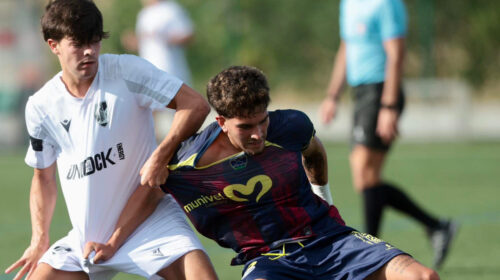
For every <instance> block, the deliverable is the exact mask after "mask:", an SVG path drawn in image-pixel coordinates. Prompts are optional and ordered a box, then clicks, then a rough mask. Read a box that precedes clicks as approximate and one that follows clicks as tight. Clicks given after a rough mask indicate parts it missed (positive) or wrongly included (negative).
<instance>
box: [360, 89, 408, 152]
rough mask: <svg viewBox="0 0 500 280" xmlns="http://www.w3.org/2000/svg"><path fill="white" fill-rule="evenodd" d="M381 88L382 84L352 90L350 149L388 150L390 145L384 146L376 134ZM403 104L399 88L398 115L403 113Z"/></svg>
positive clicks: (402, 94) (402, 96)
mask: <svg viewBox="0 0 500 280" xmlns="http://www.w3.org/2000/svg"><path fill="white" fill-rule="evenodd" d="M383 88H384V83H375V84H364V85H359V86H356V87H354V88H353V99H354V122H353V127H352V131H351V147H354V146H355V145H363V146H365V147H368V148H371V149H375V150H381V151H387V150H389V148H390V146H391V144H392V143H390V144H389V145H386V144H384V143H383V142H382V139H381V138H380V137H379V136H378V135H377V133H376V129H377V121H378V113H379V111H380V99H381V97H382V90H383ZM404 104H405V98H404V93H403V90H402V89H401V88H400V89H399V98H398V102H397V105H396V106H397V110H398V111H399V114H401V113H402V112H403V108H404Z"/></svg>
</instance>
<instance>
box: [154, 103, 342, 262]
mask: <svg viewBox="0 0 500 280" xmlns="http://www.w3.org/2000/svg"><path fill="white" fill-rule="evenodd" d="M269 122H270V123H269V128H268V133H267V139H266V147H265V149H264V151H263V152H262V153H260V154H256V155H248V154H246V153H243V152H241V153H238V154H235V155H233V156H231V157H229V158H226V159H223V160H220V161H218V162H215V163H212V164H210V165H208V166H197V161H198V160H199V159H200V158H201V156H202V155H203V153H204V152H205V151H206V149H207V148H208V147H209V146H210V145H211V143H213V141H214V140H215V139H216V138H217V136H218V135H219V133H222V132H221V129H220V127H219V125H218V124H217V123H216V122H214V123H212V124H211V125H209V126H208V127H207V128H206V129H204V130H203V131H202V132H201V133H199V134H197V135H195V136H193V137H191V138H189V139H188V140H186V141H185V142H183V144H182V145H181V146H180V148H179V149H178V151H177V153H176V155H175V157H174V159H173V160H172V161H171V162H170V165H169V168H170V170H171V173H170V175H169V177H168V180H167V182H166V183H165V184H164V185H163V186H162V189H163V190H164V191H165V192H168V193H170V194H172V195H173V196H174V197H175V199H176V200H177V201H178V202H179V204H180V205H181V207H182V208H183V209H184V211H185V213H186V214H187V216H188V217H189V219H190V220H191V222H192V223H193V225H194V226H195V227H196V229H197V230H198V231H199V232H200V233H201V234H203V235H204V236H206V237H208V238H210V239H212V240H214V241H216V242H217V243H218V244H219V245H220V246H222V247H229V248H232V249H233V250H234V251H236V252H238V253H239V254H238V256H237V257H236V258H234V259H233V261H232V264H242V263H245V262H246V261H248V260H250V259H252V258H254V257H256V256H258V255H260V254H261V253H264V252H267V251H269V250H270V249H271V248H274V247H276V246H278V245H280V244H281V243H284V242H289V241H293V240H299V239H305V238H309V237H312V236H321V235H322V234H324V233H337V232H338V233H340V232H345V231H350V230H351V229H350V228H348V227H346V226H345V225H344V222H343V220H342V218H341V217H340V214H339V212H338V210H337V208H335V207H334V206H329V205H328V203H327V202H325V201H324V200H322V199H321V198H319V197H318V196H316V195H315V194H314V193H313V192H312V190H311V186H310V184H309V181H308V179H307V176H306V174H305V171H304V168H303V166H302V155H301V151H302V150H303V149H305V148H306V147H307V145H308V144H309V142H310V140H311V139H312V137H313V136H314V127H313V125H312V123H311V121H310V120H309V118H308V117H307V116H306V115H305V114H304V113H302V112H300V111H296V110H279V111H274V112H269Z"/></svg>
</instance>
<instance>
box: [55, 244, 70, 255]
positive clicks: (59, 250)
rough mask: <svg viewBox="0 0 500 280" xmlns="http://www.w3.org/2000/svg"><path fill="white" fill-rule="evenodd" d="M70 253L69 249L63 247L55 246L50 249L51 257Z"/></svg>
mask: <svg viewBox="0 0 500 280" xmlns="http://www.w3.org/2000/svg"><path fill="white" fill-rule="evenodd" d="M69 252H71V248H70V247H65V246H56V247H54V248H53V249H52V255H55V254H67V253H69Z"/></svg>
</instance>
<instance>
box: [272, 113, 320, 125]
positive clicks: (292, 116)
mask: <svg viewBox="0 0 500 280" xmlns="http://www.w3.org/2000/svg"><path fill="white" fill-rule="evenodd" d="M304 121H308V122H310V120H309V117H308V116H307V115H306V114H305V113H304V112H302V111H299V110H295V109H285V110H276V111H269V123H270V125H279V126H282V125H287V126H291V127H293V126H295V125H296V124H300V123H303V122H304Z"/></svg>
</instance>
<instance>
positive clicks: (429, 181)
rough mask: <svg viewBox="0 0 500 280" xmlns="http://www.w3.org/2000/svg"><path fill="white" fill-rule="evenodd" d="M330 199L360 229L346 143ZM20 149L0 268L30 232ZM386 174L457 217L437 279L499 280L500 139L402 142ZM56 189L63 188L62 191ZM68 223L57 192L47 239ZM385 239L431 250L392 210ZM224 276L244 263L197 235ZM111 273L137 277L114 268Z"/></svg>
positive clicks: (7, 186) (426, 256)
mask: <svg viewBox="0 0 500 280" xmlns="http://www.w3.org/2000/svg"><path fill="white" fill-rule="evenodd" d="M325 145H326V148H327V152H328V156H329V175H330V185H331V187H332V194H333V200H334V202H335V204H336V205H337V207H338V208H339V209H340V213H341V214H342V216H343V218H344V220H345V221H346V222H347V224H349V225H351V226H353V227H355V228H358V229H360V230H362V226H361V225H362V223H361V201H360V197H359V196H358V195H356V194H355V193H354V191H353V189H352V187H351V179H350V173H349V166H348V160H347V158H348V154H349V147H348V146H347V145H345V144H329V143H325ZM23 156H24V151H19V152H10V153H7V154H6V153H5V152H4V153H3V154H2V155H0V172H1V173H0V175H1V178H2V195H1V200H0V219H1V220H0V248H1V250H0V267H1V268H2V272H3V270H4V269H5V268H7V267H8V266H9V265H10V264H11V263H13V262H14V261H15V260H17V258H19V257H20V256H21V255H22V253H23V251H24V249H25V248H26V246H27V245H28V244H29V241H30V236H31V227H30V217H29V204H28V197H29V184H30V181H31V175H32V171H31V169H30V168H29V167H27V166H26V165H25V164H24V162H23ZM385 175H386V176H385V177H386V178H387V179H389V180H390V181H391V182H394V183H396V184H398V185H400V186H401V187H402V188H403V189H405V190H406V191H407V192H408V194H409V195H410V196H412V197H413V198H415V200H416V201H417V202H418V203H419V204H420V205H421V206H423V207H424V208H425V209H428V210H429V211H430V212H431V213H435V214H438V215H440V216H442V217H453V218H455V219H456V220H457V221H459V222H460V224H461V228H460V230H459V233H458V237H457V239H456V241H455V243H454V244H453V247H452V248H451V252H450V255H449V258H448V259H447V261H446V263H445V265H444V267H443V268H442V269H441V271H440V275H441V278H442V279H454V280H460V279H464V280H465V279H491V280H493V279H499V278H500V265H498V253H499V252H500V242H499V241H498V237H497V234H498V233H499V232H500V203H499V202H498V198H499V197H500V188H499V187H500V185H499V182H500V143H453V144H449V143H441V144H399V145H396V146H395V147H394V151H393V153H392V154H391V156H390V158H389V160H388V164H387V166H386V171H385ZM59 194H60V195H61V193H60V192H59ZM69 229H70V226H69V219H68V217H67V214H66V210H65V206H64V201H63V199H62V197H61V196H60V197H59V199H58V203H57V206H56V210H55V215H54V219H53V222H52V228H51V237H52V238H51V243H52V242H54V241H56V240H57V239H59V238H61V237H62V236H64V235H65V234H66V233H67V231H68V230H69ZM380 237H381V238H382V239H384V240H386V241H388V242H390V243H392V244H393V245H395V246H397V247H399V248H401V249H403V250H405V251H406V252H408V253H410V254H412V255H413V256H414V257H415V258H416V259H418V260H419V261H420V262H422V263H423V264H426V265H430V264H431V262H432V251H431V249H430V245H429V243H428V241H427V239H426V238H425V235H424V231H423V229H422V228H421V227H420V226H419V225H418V224H417V223H415V222H414V221H413V220H410V219H407V218H406V217H404V216H402V215H400V214H399V213H396V212H395V211H392V210H389V211H387V212H386V214H385V216H384V218H383V225H382V233H381V236H380ZM201 239H202V242H203V243H204V245H205V247H206V249H207V250H208V253H209V255H210V257H211V259H212V261H213V263H214V265H215V268H216V270H217V273H218V275H219V277H220V279H221V280H226V279H240V278H241V274H240V273H241V268H242V267H241V266H238V267H230V266H229V261H230V259H231V258H232V256H233V255H234V254H233V252H232V251H231V250H229V249H223V248H219V247H218V246H217V245H216V244H215V243H214V242H212V241H210V240H207V239H204V238H201ZM14 275H15V273H12V274H11V275H4V274H1V275H0V280H1V279H12V277H13V276H14ZM115 279H140V278H139V277H136V276H131V275H125V274H119V275H118V276H117V277H115Z"/></svg>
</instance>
